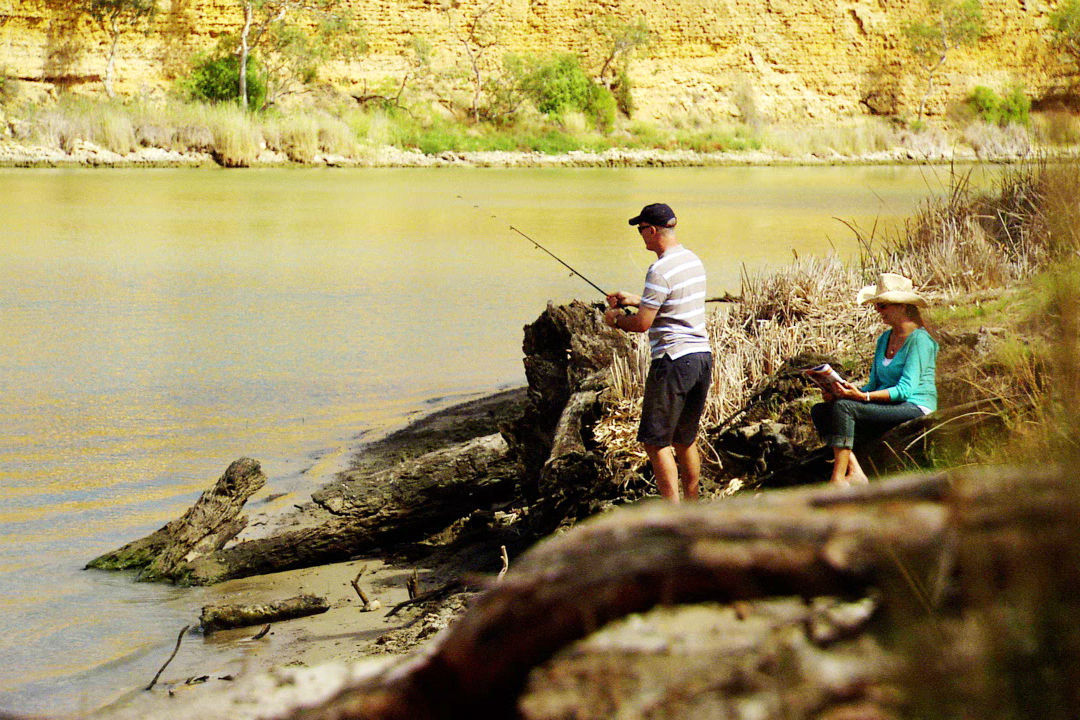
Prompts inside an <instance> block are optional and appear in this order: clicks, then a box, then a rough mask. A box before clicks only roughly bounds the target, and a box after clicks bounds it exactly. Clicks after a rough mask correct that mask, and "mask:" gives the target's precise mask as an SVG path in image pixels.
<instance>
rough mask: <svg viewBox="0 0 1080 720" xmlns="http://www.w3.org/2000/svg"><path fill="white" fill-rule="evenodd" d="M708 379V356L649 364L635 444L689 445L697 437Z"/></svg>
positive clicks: (683, 357)
mask: <svg viewBox="0 0 1080 720" xmlns="http://www.w3.org/2000/svg"><path fill="white" fill-rule="evenodd" d="M711 380H712V354H711V353H707V352H700V353H691V354H689V355H683V356H682V357H681V358H679V359H678V360H672V359H671V358H669V357H668V356H667V355H664V356H663V357H660V358H657V359H656V360H653V361H652V364H651V365H650V366H649V376H648V377H647V378H646V379H645V399H644V400H642V402H641V427H640V428H639V429H638V436H637V437H638V441H640V442H643V443H645V444H646V445H655V446H657V447H665V446H667V445H671V444H676V445H690V444H692V443H693V442H694V439H695V438H697V432H698V425H699V424H700V423H701V413H702V412H703V411H704V410H705V398H706V397H708V395H709V383H710V381H711Z"/></svg>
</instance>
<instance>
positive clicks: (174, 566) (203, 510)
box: [86, 458, 266, 580]
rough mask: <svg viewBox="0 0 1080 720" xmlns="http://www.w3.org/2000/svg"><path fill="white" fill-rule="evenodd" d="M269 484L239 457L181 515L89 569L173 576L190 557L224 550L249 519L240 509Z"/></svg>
mask: <svg viewBox="0 0 1080 720" xmlns="http://www.w3.org/2000/svg"><path fill="white" fill-rule="evenodd" d="M265 484H266V476H265V475H263V473H262V469H261V468H260V467H259V463H258V462H257V461H255V460H252V459H250V458H241V459H239V460H236V461H235V462H233V463H232V464H231V465H229V467H228V468H227V469H226V470H225V473H224V474H223V475H222V476H221V477H220V478H219V479H218V481H217V483H216V484H215V485H214V487H213V488H211V489H210V490H208V491H207V492H204V493H203V494H202V495H201V496H200V497H199V499H198V500H197V501H196V502H195V504H194V505H193V506H192V507H191V508H190V509H189V510H188V511H187V512H186V513H184V515H183V516H182V517H180V518H179V519H177V520H173V521H172V522H170V523H169V524H168V525H166V526H165V527H163V528H161V529H159V530H157V531H155V532H154V533H151V534H150V535H148V536H146V537H144V538H142V539H141V540H136V541H134V542H130V543H128V544H127V545H124V546H123V547H122V548H120V549H118V550H114V551H112V552H110V553H106V554H104V555H102V556H100V557H98V558H95V559H94V560H91V561H90V563H88V564H87V566H86V567H87V568H96V569H100V570H126V569H139V570H141V573H140V575H139V579H140V580H162V579H173V578H175V577H176V574H177V573H178V572H180V571H181V570H182V568H183V567H184V566H185V564H186V563H187V562H189V561H190V560H191V559H192V557H197V556H199V555H205V554H207V553H211V552H213V551H215V550H218V549H220V548H221V547H223V546H224V545H225V543H227V542H228V541H229V540H231V539H233V538H234V537H236V535H237V534H238V533H239V532H240V531H241V530H243V529H244V526H245V525H247V518H246V517H243V516H240V511H241V509H243V507H244V503H246V502H247V500H248V498H250V497H251V496H252V495H253V494H255V492H256V491H258V490H259V489H260V488H261V487H262V486H263V485H265Z"/></svg>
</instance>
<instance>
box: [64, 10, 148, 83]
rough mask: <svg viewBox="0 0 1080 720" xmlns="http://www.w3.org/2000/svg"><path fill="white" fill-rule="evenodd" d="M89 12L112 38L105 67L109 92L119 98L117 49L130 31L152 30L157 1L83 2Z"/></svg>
mask: <svg viewBox="0 0 1080 720" xmlns="http://www.w3.org/2000/svg"><path fill="white" fill-rule="evenodd" d="M80 9H81V10H82V11H83V12H85V13H86V14H87V15H89V16H90V18H91V19H92V20H93V21H94V22H95V23H97V25H98V26H99V27H100V28H101V29H102V30H104V31H105V33H106V34H107V35H108V36H109V52H108V61H107V62H106V64H105V80H104V84H105V93H106V94H107V95H108V96H109V97H110V98H111V97H115V93H114V91H113V80H114V79H115V74H116V48H117V46H118V45H119V44H120V37H121V36H122V35H124V34H125V33H127V32H132V31H136V30H139V29H140V28H143V29H147V30H148V29H149V27H150V22H151V21H152V20H153V18H154V15H155V14H156V13H157V2H156V0H81V6H80Z"/></svg>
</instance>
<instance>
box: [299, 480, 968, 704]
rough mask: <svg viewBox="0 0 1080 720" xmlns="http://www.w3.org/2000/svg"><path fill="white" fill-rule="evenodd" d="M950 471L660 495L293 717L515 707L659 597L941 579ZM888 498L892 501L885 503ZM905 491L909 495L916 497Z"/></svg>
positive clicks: (528, 557)
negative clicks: (704, 500)
mask: <svg viewBox="0 0 1080 720" xmlns="http://www.w3.org/2000/svg"><path fill="white" fill-rule="evenodd" d="M942 482H943V478H942V476H940V475H935V476H931V477H928V478H924V479H923V480H922V481H913V480H911V479H902V480H900V481H898V482H897V486H896V488H895V489H894V491H893V492H889V487H888V485H889V484H888V483H882V484H879V485H876V486H871V487H870V488H868V489H867V490H866V491H865V496H863V495H860V493H859V492H858V491H857V490H853V489H847V490H843V491H838V490H834V489H831V488H825V489H822V488H816V489H813V490H798V491H783V492H778V493H772V494H771V496H770V497H767V499H765V501H764V502H756V501H755V499H754V498H746V499H745V500H742V501H727V502H724V503H723V504H720V503H717V504H712V505H708V506H705V505H701V506H696V507H687V506H682V507H677V506H671V505H668V504H666V503H660V502H651V503H646V504H644V505H643V506H641V507H637V508H633V509H628V510H625V511H617V512H614V513H611V514H609V515H606V516H603V517H600V518H596V519H594V520H593V521H590V522H587V523H584V524H582V525H581V526H579V527H577V528H575V529H574V530H572V531H571V532H568V533H566V534H564V535H562V536H558V537H555V538H552V539H550V540H548V541H545V542H543V543H541V544H540V545H538V546H536V547H535V548H534V549H533V550H531V551H530V552H528V553H526V554H525V555H524V556H523V557H522V558H521V559H520V560H519V561H517V562H516V563H514V564H513V565H512V567H511V570H510V572H509V573H508V574H507V575H506V576H505V577H504V578H503V580H502V581H501V582H499V583H497V584H495V585H494V586H493V587H492V588H491V589H489V590H488V591H487V592H486V593H485V594H483V595H482V596H480V597H479V598H478V599H477V600H476V601H475V602H474V603H473V605H471V606H470V608H469V610H468V611H467V613H466V614H465V615H464V616H463V617H462V618H461V619H460V620H459V621H458V622H457V623H456V624H455V625H453V626H451V628H450V629H449V631H448V632H447V634H446V635H444V636H443V637H442V638H441V640H440V641H439V642H437V644H436V645H435V646H434V647H432V648H431V649H430V650H428V651H427V652H426V653H424V654H422V655H420V656H418V657H416V658H414V659H411V660H408V661H407V662H405V663H404V664H402V665H399V666H397V667H395V668H391V669H390V670H388V671H387V672H385V673H383V674H381V675H378V676H376V677H372V678H369V679H367V680H366V681H365V682H363V683H361V684H359V685H357V686H355V687H353V688H351V689H349V690H347V691H344V692H343V693H341V694H340V695H339V696H338V697H337V698H336V699H334V700H332V701H330V702H329V703H327V704H326V705H324V706H322V707H320V708H315V709H311V710H305V711H301V712H299V713H297V714H295V715H293V716H292V717H293V718H294V720H299V719H301V718H302V719H304V720H314V719H318V720H329V719H331V718H333V719H335V720H340V719H343V718H381V719H390V718H402V719H403V718H413V719H417V720H419V719H422V718H451V717H469V716H474V714H475V716H478V717H510V716H512V715H513V708H514V703H515V701H516V697H517V695H518V694H519V693H520V691H521V689H522V687H523V685H524V683H525V680H526V677H527V675H528V672H529V671H530V669H531V668H533V667H534V666H536V665H537V664H539V663H541V662H543V661H544V660H546V659H547V658H549V657H551V656H552V655H553V654H554V653H555V652H556V651H557V650H558V649H560V648H562V647H564V646H566V645H568V644H569V643H571V642H573V641H574V640H577V639H579V638H581V637H584V636H585V635H587V634H589V633H590V632H592V631H594V630H596V629H598V628H599V627H601V626H602V625H604V624H606V623H608V622H610V621H612V620H614V619H616V618H618V617H621V616H624V615H626V614H629V613H633V612H639V611H644V610H648V609H649V608H652V607H654V606H656V605H660V604H677V603H693V602H700V601H705V600H720V601H734V600H741V599H752V598H763V597H770V596H802V597H812V596H818V595H836V596H849V597H850V596H859V595H861V594H862V593H864V592H865V591H866V590H867V589H868V588H869V587H887V586H892V585H894V584H895V582H896V578H897V577H898V576H899V575H900V574H901V573H902V574H903V575H905V577H908V578H911V577H914V578H917V579H918V580H917V581H918V582H920V583H925V584H930V580H931V579H932V578H930V577H921V578H920V576H928V575H933V574H935V573H938V572H939V571H940V568H941V567H945V566H948V563H946V562H944V560H943V557H944V555H946V554H948V553H950V552H952V550H953V548H954V544H953V543H952V542H950V540H949V538H950V537H951V533H952V523H951V513H950V509H949V507H948V505H946V504H942V503H939V502H936V501H934V500H928V499H926V495H927V494H929V495H931V496H934V495H937V494H939V493H940V490H941V486H942ZM882 498H885V499H884V500H882ZM905 498H906V499H905Z"/></svg>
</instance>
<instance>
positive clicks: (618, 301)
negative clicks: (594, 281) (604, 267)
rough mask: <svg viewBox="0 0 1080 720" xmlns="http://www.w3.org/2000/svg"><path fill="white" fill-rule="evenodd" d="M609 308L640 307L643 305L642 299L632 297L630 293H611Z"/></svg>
mask: <svg viewBox="0 0 1080 720" xmlns="http://www.w3.org/2000/svg"><path fill="white" fill-rule="evenodd" d="M607 304H608V307H613V308H622V307H638V306H640V305H641V298H640V297H639V296H637V295H631V294H630V293H628V292H623V291H622V290H620V291H619V292H614V293H611V294H610V295H608V296H607Z"/></svg>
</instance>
